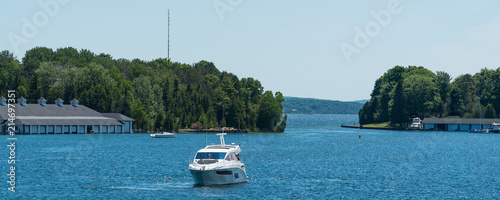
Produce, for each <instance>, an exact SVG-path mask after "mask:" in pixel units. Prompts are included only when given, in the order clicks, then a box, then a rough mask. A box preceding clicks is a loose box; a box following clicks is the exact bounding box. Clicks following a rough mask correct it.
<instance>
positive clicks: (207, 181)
mask: <svg viewBox="0 0 500 200" xmlns="http://www.w3.org/2000/svg"><path fill="white" fill-rule="evenodd" d="M189 171H191V175H192V176H193V180H194V184H195V185H227V184H235V183H243V182H247V181H248V179H247V175H246V173H245V171H243V170H242V169H240V168H227V169H217V170H196V169H189Z"/></svg>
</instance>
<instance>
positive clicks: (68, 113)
mask: <svg viewBox="0 0 500 200" xmlns="http://www.w3.org/2000/svg"><path fill="white" fill-rule="evenodd" d="M17 102H18V104H15V108H14V109H15V113H16V118H15V121H14V123H15V125H16V134H78V133H79V134H87V133H132V122H133V121H135V120H134V119H132V118H130V117H127V116H125V115H122V114H120V113H99V112H97V111H95V110H93V109H90V108H88V107H86V106H83V105H78V100H76V99H73V100H71V101H70V103H71V104H70V105H65V104H63V103H64V101H63V100H62V99H60V98H58V99H56V100H55V104H47V100H45V99H44V98H43V97H42V98H40V99H38V104H27V103H26V102H27V100H26V99H25V98H23V97H21V98H18V99H17ZM8 119H9V117H8V106H7V100H6V99H5V98H4V97H0V134H6V133H7V129H8V124H9V121H8Z"/></svg>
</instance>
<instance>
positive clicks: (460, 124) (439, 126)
mask: <svg viewBox="0 0 500 200" xmlns="http://www.w3.org/2000/svg"><path fill="white" fill-rule="evenodd" d="M481 122H482V124H481ZM493 122H500V119H479V118H425V119H424V121H423V122H422V123H423V125H424V130H428V131H470V130H481V129H487V128H488V127H489V126H490V125H491V124H492V123H493Z"/></svg>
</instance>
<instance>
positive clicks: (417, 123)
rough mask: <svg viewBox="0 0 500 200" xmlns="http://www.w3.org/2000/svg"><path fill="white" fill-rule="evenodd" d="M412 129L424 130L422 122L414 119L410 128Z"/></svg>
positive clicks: (416, 118)
mask: <svg viewBox="0 0 500 200" xmlns="http://www.w3.org/2000/svg"><path fill="white" fill-rule="evenodd" d="M410 128H411V129H417V130H420V129H422V128H423V127H422V120H421V119H420V118H418V117H415V118H413V122H412V123H411V126H410Z"/></svg>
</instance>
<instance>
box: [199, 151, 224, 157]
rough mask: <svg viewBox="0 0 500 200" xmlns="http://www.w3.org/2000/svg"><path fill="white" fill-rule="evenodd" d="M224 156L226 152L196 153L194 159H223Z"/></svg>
mask: <svg viewBox="0 0 500 200" xmlns="http://www.w3.org/2000/svg"><path fill="white" fill-rule="evenodd" d="M224 157H226V153H212V152H209V153H204V152H203V153H201V152H200V153H197V154H196V159H224Z"/></svg>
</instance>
